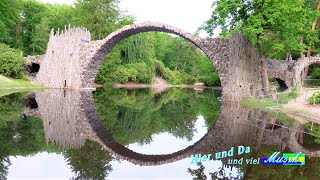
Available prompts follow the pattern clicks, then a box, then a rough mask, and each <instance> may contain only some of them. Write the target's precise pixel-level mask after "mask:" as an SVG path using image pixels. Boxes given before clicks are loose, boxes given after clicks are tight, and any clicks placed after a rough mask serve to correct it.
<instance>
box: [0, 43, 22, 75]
mask: <svg viewBox="0 0 320 180" xmlns="http://www.w3.org/2000/svg"><path fill="white" fill-rule="evenodd" d="M21 54H22V53H21V52H20V51H18V50H15V49H12V48H10V47H9V46H7V45H5V44H0V74H2V75H4V76H8V77H12V78H16V79H21V78H24V69H25V67H24V66H25V65H26V61H25V60H24V58H23V57H22V55H21Z"/></svg>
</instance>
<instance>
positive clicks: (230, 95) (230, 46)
mask: <svg viewBox="0 0 320 180" xmlns="http://www.w3.org/2000/svg"><path fill="white" fill-rule="evenodd" d="M149 31H158V32H166V33H171V34H175V35H178V36H180V37H182V38H184V39H186V40H188V41H190V42H191V43H192V44H194V45H195V46H196V47H198V48H199V49H200V50H201V51H203V52H204V53H205V54H206V55H207V56H208V57H209V59H210V60H211V62H212V63H213V66H214V67H215V68H216V69H217V71H218V73H219V77H220V80H221V86H222V89H223V96H224V99H225V100H230V101H239V100H241V99H244V98H248V97H255V96H258V95H261V94H262V91H261V89H262V82H261V73H260V69H261V67H260V65H261V63H260V61H257V58H256V57H257V55H256V51H255V49H254V48H253V47H252V46H251V44H250V43H249V42H248V41H247V40H246V39H245V38H243V37H242V36H240V35H234V36H233V37H232V38H231V39H229V40H225V39H220V38H214V39H203V38H199V37H196V36H194V35H192V34H190V33H188V32H185V31H183V30H181V29H178V28H175V27H172V26H170V25H167V24H163V23H153V22H145V23H140V24H133V25H127V26H124V27H123V28H121V29H119V30H117V31H115V32H113V33H111V34H110V35H108V36H107V37H106V38H105V39H102V40H97V41H90V33H89V32H88V31H87V30H85V29H81V28H72V29H65V30H64V31H63V32H62V33H61V34H60V33H59V32H58V33H56V34H55V33H54V32H53V31H52V32H51V36H50V40H49V43H48V48H47V51H46V54H45V55H44V59H43V61H42V63H41V68H40V70H39V73H38V74H37V76H36V78H35V82H36V83H39V84H43V85H46V86H49V87H55V88H69V89H87V88H92V87H93V83H94V80H95V77H96V74H97V72H98V69H99V67H100V66H101V64H102V62H103V60H104V59H105V57H106V56H107V55H108V53H109V52H110V51H111V50H112V48H113V47H115V46H116V45H117V44H118V43H119V42H120V41H122V40H123V39H125V38H127V37H129V36H132V35H135V34H138V33H142V32H149ZM29 59H30V57H29ZM31 59H32V58H31Z"/></svg>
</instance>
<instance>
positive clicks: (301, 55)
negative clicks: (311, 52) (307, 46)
mask: <svg viewBox="0 0 320 180" xmlns="http://www.w3.org/2000/svg"><path fill="white" fill-rule="evenodd" d="M300 44H303V38H301V39H300ZM300 58H301V59H303V58H304V53H303V52H300Z"/></svg>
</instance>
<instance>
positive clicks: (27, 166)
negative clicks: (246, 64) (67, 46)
mask: <svg viewBox="0 0 320 180" xmlns="http://www.w3.org/2000/svg"><path fill="white" fill-rule="evenodd" d="M220 96H221V92H219V91H213V90H210V89H206V90H204V91H202V92H200V91H195V90H192V89H178V88H171V89H167V90H166V91H164V92H161V93H159V92H157V91H153V90H152V89H140V90H130V91H127V90H123V89H119V90H113V89H100V90H97V91H96V92H90V91H80V92H79V91H70V90H68V91H66V90H46V91H34V92H24V93H14V94H10V95H6V96H2V97H0V179H6V178H7V179H192V178H197V179H204V177H205V176H207V179H222V178H224V179H287V178H290V179H301V178H303V177H304V178H307V179H319V178H320V177H319V176H320V168H319V167H320V166H319V165H320V164H319V162H318V160H319V158H318V157H319V156H320V131H319V130H320V125H319V124H316V123H315V122H312V120H308V119H301V118H300V119H292V118H290V117H288V116H287V115H285V114H281V113H277V112H264V111H262V110H258V109H248V108H245V107H243V106H241V105H240V104H239V103H235V102H221V101H219V99H220ZM246 147H247V149H246ZM242 148H243V149H242ZM242 150H247V151H246V152H244V151H242ZM223 151H226V154H227V153H229V155H230V157H224V158H222V157H221V154H220V159H219V158H218V157H219V152H223ZM274 152H281V154H282V153H299V152H302V153H304V154H305V155H306V157H305V165H303V166H297V165H265V164H262V162H261V161H262V157H270V156H271V155H272V154H273V153H274ZM199 154H201V156H202V157H203V156H204V155H209V154H211V157H212V158H211V159H210V160H208V161H204V162H202V163H201V164H197V163H196V162H195V161H196V160H195V159H194V161H193V162H194V163H192V158H191V157H196V156H199ZM222 154H223V153H222ZM231 155H232V156H231ZM279 157H280V156H279ZM241 159H243V162H241V161H240V160H241ZM254 159H256V161H255V162H259V163H257V164H247V161H246V160H248V163H250V162H254V161H253V160H254ZM250 160H252V161H250ZM236 161H238V162H237V163H236V164H233V163H235V162H236Z"/></svg>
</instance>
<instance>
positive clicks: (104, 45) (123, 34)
mask: <svg viewBox="0 0 320 180" xmlns="http://www.w3.org/2000/svg"><path fill="white" fill-rule="evenodd" d="M150 31H156V32H165V33H169V34H174V35H177V36H180V37H182V38H184V39H186V40H187V41H189V42H191V43H192V44H194V45H195V46H196V47H197V48H199V49H200V50H201V51H202V52H203V53H205V54H206V56H207V57H208V58H209V59H211V61H212V63H213V64H214V67H215V68H216V69H217V71H218V73H219V77H223V71H222V68H220V63H219V62H218V61H217V59H222V58H225V57H227V55H228V41H227V40H223V39H211V40H206V39H204V38H199V37H196V36H193V35H192V34H190V33H188V32H186V31H183V30H181V29H178V28H175V27H173V26H170V25H167V24H162V23H152V22H146V23H141V24H133V25H127V26H124V27H123V28H121V29H119V30H117V31H115V32H113V33H111V34H109V35H108V36H107V37H106V38H105V39H103V40H98V41H94V42H93V44H94V45H93V47H92V48H93V49H92V50H91V51H92V54H90V56H89V57H90V60H88V61H85V62H86V64H84V66H83V68H84V71H83V73H82V74H81V79H82V86H83V87H90V86H91V84H92V83H93V82H94V80H95V77H96V74H97V73H98V69H99V67H100V66H101V64H102V62H103V60H104V58H105V57H106V56H107V54H108V53H109V52H110V51H111V50H112V49H113V48H114V47H115V46H116V45H117V44H118V43H119V42H120V41H122V40H124V39H126V38H128V37H130V36H132V35H135V34H138V33H143V32H150ZM85 48H87V47H85ZM221 48H224V51H221ZM224 83H225V82H224V79H221V84H224Z"/></svg>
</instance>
